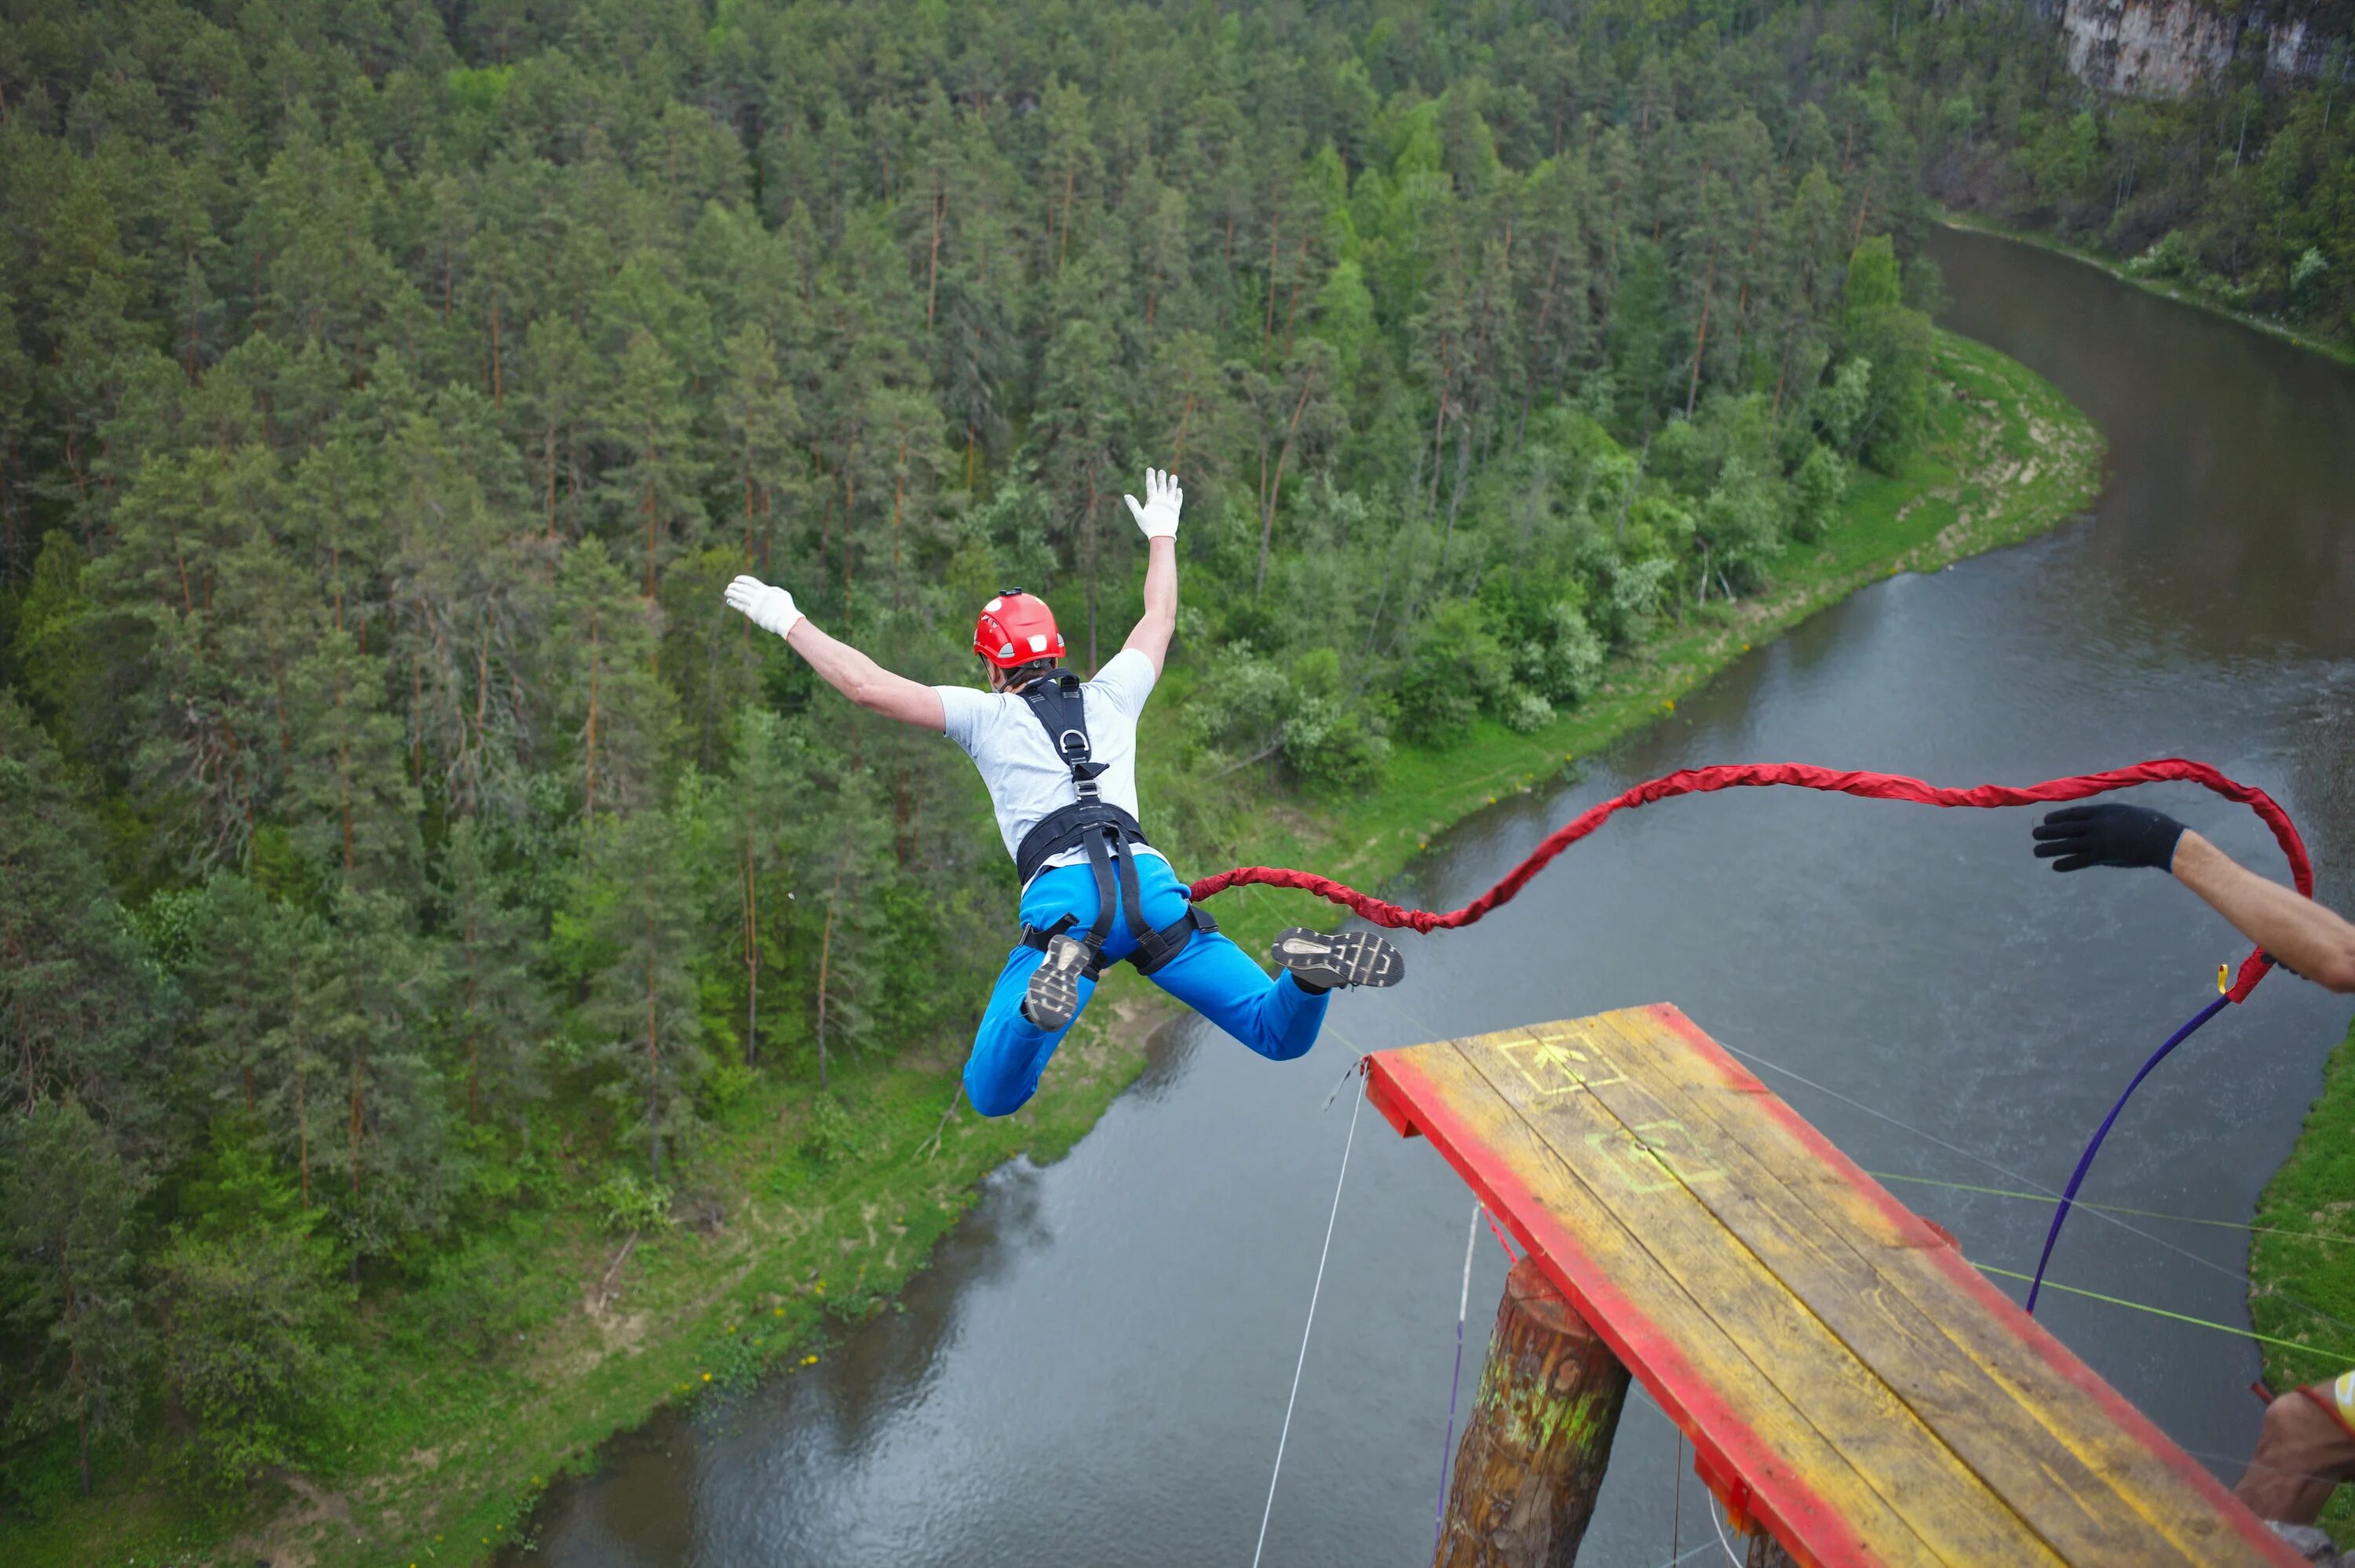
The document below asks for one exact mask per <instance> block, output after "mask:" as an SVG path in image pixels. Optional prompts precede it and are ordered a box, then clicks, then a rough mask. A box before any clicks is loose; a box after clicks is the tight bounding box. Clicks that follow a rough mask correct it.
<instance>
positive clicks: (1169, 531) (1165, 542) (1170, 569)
mask: <svg viewBox="0 0 2355 1568" xmlns="http://www.w3.org/2000/svg"><path fill="white" fill-rule="evenodd" d="M1121 499H1122V500H1124V501H1125V502H1127V503H1128V510H1129V512H1130V513H1131V514H1133V515H1134V516H1135V518H1136V525H1137V526H1138V527H1139V528H1142V529H1144V530H1145V614H1144V615H1143V616H1142V617H1141V618H1140V619H1139V620H1137V623H1136V628H1135V630H1133V631H1131V632H1130V633H1129V634H1128V641H1126V642H1124V643H1123V644H1122V645H1121V646H1122V648H1123V649H1124V650H1126V649H1135V651H1136V652H1139V653H1142V654H1144V655H1145V656H1146V658H1147V659H1150V660H1152V661H1153V673H1154V676H1155V678H1156V679H1158V678H1159V676H1160V674H1161V666H1162V664H1163V663H1164V662H1166V661H1167V659H1168V657H1169V638H1170V636H1171V634H1172V633H1174V632H1175V631H1176V630H1177V509H1178V508H1179V507H1180V506H1182V505H1184V504H1185V501H1186V493H1185V492H1184V491H1182V490H1180V489H1178V488H1177V475H1175V474H1172V473H1167V472H1163V471H1157V470H1155V469H1149V468H1148V469H1146V471H1145V504H1144V505H1142V506H1140V505H1138V504H1137V503H1136V497H1135V496H1134V495H1124V496H1123V497H1121Z"/></svg>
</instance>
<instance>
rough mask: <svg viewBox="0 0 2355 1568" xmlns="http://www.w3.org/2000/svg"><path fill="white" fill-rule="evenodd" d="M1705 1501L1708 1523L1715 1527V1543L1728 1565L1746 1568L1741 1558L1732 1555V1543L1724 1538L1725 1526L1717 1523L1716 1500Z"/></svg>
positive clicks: (1704, 1543) (1706, 1543)
mask: <svg viewBox="0 0 2355 1568" xmlns="http://www.w3.org/2000/svg"><path fill="white" fill-rule="evenodd" d="M1706 1500H1707V1501H1708V1503H1709V1522H1710V1523H1711V1524H1714V1525H1716V1526H1717V1543H1718V1544H1719V1545H1720V1546H1722V1547H1724V1548H1725V1560H1726V1561H1727V1562H1728V1563H1732V1564H1733V1568H1748V1565H1747V1564H1745V1563H1743V1562H1742V1559H1741V1558H1739V1557H1736V1556H1735V1555H1734V1554H1733V1542H1731V1541H1728V1540H1727V1539H1726V1538H1725V1526H1724V1525H1723V1524H1722V1523H1721V1522H1720V1521H1719V1520H1718V1517H1717V1499H1716V1498H1714V1497H1711V1498H1709V1499H1706ZM1701 1544H1702V1545H1703V1546H1706V1545H1708V1544H1709V1542H1706V1541H1704V1542H1701Z"/></svg>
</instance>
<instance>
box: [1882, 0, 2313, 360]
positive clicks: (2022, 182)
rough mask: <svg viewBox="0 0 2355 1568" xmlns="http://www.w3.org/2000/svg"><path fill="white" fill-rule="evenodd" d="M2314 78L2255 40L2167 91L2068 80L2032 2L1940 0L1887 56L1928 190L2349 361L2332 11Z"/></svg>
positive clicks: (2241, 39)
mask: <svg viewBox="0 0 2355 1568" xmlns="http://www.w3.org/2000/svg"><path fill="white" fill-rule="evenodd" d="M2307 25H2308V26H2311V27H2314V28H2316V29H2321V30H2331V29H2335V30H2336V32H2337V34H2338V36H2339V40H2340V41H2339V42H2338V43H2336V44H2333V45H2331V46H2330V47H2329V48H2328V51H2327V58H2325V60H2324V63H2323V66H2322V69H2320V70H2319V72H2318V74H2317V75H2315V76H2313V77H2304V76H2294V75H2290V74H2288V73H2286V72H2276V71H2273V70H2271V69H2268V60H2267V56H2268V50H2269V48H2270V41H2269V37H2268V35H2267V34H2266V33H2265V32H2264V30H2262V29H2258V28H2251V29H2248V30H2247V31H2246V32H2244V33H2236V35H2235V38H2236V44H2237V46H2238V48H2240V52H2239V53H2238V54H2237V55H2236V56H2235V58H2233V59H2232V61H2231V62H2230V63H2229V64H2228V65H2227V66H2226V67H2225V68H2224V69H2221V70H2219V71H2216V72H2214V73H2211V75H2209V76H2207V77H2206V78H2204V79H2202V80H2201V81H2200V83H2199V85H2198V86H2197V87H2196V88H2195V89H2194V90H2191V91H2190V92H2188V93H2186V94H2185V95H2183V96H2181V97H2179V98H2164V97H2152V98H2146V97H2140V96H2112V95H2108V94H2105V93H2101V92H2098V91H2096V90H2094V89H2092V88H2089V87H2087V86H2085V85H2084V84H2083V83H2082V82H2080V81H2079V80H2078V79H2076V78H2075V77H2074V76H2073V75H2072V74H2071V72H2070V70H2069V66H2068V58H2067V52H2066V41H2065V39H2064V38H2063V37H2062V33H2061V30H2060V28H2059V26H2057V24H2056V22H2055V21H2054V20H2053V19H2052V18H2051V16H2046V15H2042V14H2040V13H2039V12H2038V11H2037V10H2035V9H2034V8H2032V7H2018V8H2015V7H2008V6H2000V5H1957V6H1949V7H1946V8H1945V9H1944V11H1943V12H1942V13H1941V14H1940V15H1939V16H1937V17H1935V18H1934V19H1931V18H1924V19H1923V21H1922V22H1921V23H1920V24H1919V25H1917V26H1910V27H1907V28H1905V29H1903V30H1902V32H1901V34H1900V35H1899V36H1898V37H1896V38H1895V39H1894V40H1892V41H1891V43H1890V44H1889V45H1887V46H1886V48H1887V55H1886V58H1887V67H1888V80H1889V82H1890V90H1891V93H1892V94H1893V95H1894V96H1895V98H1896V99H1897V101H1899V102H1900V103H1901V105H1902V113H1903V114H1904V116H1905V120H1906V122H1907V124H1909V125H1910V126H1912V127H1913V131H1914V132H1915V134H1916V135H1917V136H1918V137H1919V138H1920V141H1921V150H1922V157H1923V172H1924V176H1925V179H1926V183H1927V187H1928V189H1929V190H1930V192H1931V193H1932V194H1933V195H1934V196H1936V197H1937V198H1938V199H1939V200H1942V201H1944V202H1945V203H1947V204H1949V205H1950V206H1952V207H1955V208H1956V209H1957V210H1959V211H1963V212H1967V213H1974V214H1978V215H1981V216H1983V217H1987V218H1990V219H1993V220H1995V221H1996V222H1998V223H2000V224H2004V225H2007V226H2010V227H2015V228H2028V229H2033V230H2036V231H2038V232H2041V233H2044V234H2049V235H2051V237H2053V238H2056V239H2058V240H2059V241H2061V242H2062V243H2063V244H2065V245H2068V246H2071V247H2073V248H2075V249H2081V250H2083V251H2085V252H2087V253H2089V254H2091V255H2093V256H2094V257H2096V258H2098V259H2101V260H2105V261H2108V262H2110V263H2112V264H2114V265H2115V266H2117V267H2118V268H2119V269H2120V270H2122V271H2123V272H2124V273H2125V275H2126V276H2127V277H2129V278H2131V279H2135V280H2137V281H2143V282H2147V283H2148V284H2150V285H2152V286H2154V287H2156V288H2158V289H2159V290H2161V291H2165V292H2169V293H2173V294H2177V295H2179V296H2181V297H2185V298H2188V299H2191V300H2194V301H2197V302H2203V303H2207V304H2211V305H2213V306H2216V307H2218V308H2220V309H2222V310H2225V311H2228V312H2231V313H2235V314H2241V315H2245V316H2249V317H2252V318H2254V319H2256V320H2258V321H2259V322H2261V323H2268V324H2273V325H2277V326H2279V327H2282V328H2285V329H2287V330H2288V331H2289V332H2291V333H2292V334H2294V335H2296V336H2298V337H2301V338H2304V339H2307V340H2308V341H2310V342H2311V343H2312V344H2315V345H2316V346H2318V347H2321V348H2323V349H2325V350H2326V351H2328V352H2330V353H2333V354H2335V355H2338V356H2339V357H2340V358H2346V357H2348V356H2350V355H2355V120H2350V114H2349V109H2350V102H2349V98H2350V89H2351V88H2355V82H2350V62H2355V41H2350V39H2349V38H2348V37H2347V34H2346V27H2347V18H2346V16H2345V15H2344V14H2343V12H2341V13H2339V14H2335V15H2332V16H2318V17H2315V18H2311V19H2309V22H2308V24H2307Z"/></svg>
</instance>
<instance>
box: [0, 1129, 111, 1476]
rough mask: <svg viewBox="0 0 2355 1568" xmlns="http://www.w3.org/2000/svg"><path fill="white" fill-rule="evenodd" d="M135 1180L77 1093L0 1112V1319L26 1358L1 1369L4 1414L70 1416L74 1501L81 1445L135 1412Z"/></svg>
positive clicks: (35, 1419)
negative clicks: (75, 1470)
mask: <svg viewBox="0 0 2355 1568" xmlns="http://www.w3.org/2000/svg"><path fill="white" fill-rule="evenodd" d="M137 1198H138V1192H137V1187H136V1184H135V1182H134V1181H133V1177H132V1174H131V1172H130V1171H129V1169H128V1168H127V1167H126V1166H125V1164H124V1161H123V1156H122V1153H121V1151H120V1150H119V1149H118V1147H117V1145H116V1142H115V1139H113V1138H112V1137H111V1136H110V1135H109V1133H108V1132H107V1130H106V1129H105V1128H102V1127H101V1126H100V1125H99V1123H98V1122H96V1121H95V1120H93V1119H92V1118H91V1115H90V1113H89V1112H88V1111H87V1110H85V1109H84V1108H83V1107H82V1106H81V1103H80V1101H79V1100H76V1099H73V1098H70V1097H69V1098H66V1099H62V1100H59V1099H48V1098H43V1099H39V1100H36V1101H35V1102H33V1104H31V1105H30V1106H28V1107H25V1109H24V1110H23V1111H21V1112H12V1113H9V1114H6V1115H5V1116H0V1247H5V1250H0V1323H5V1324H6V1326H7V1328H8V1329H9V1330H11V1331H12V1333H13V1334H14V1335H16V1336H20V1337H21V1338H20V1339H19V1340H18V1343H20V1344H22V1345H23V1346H25V1347H26V1349H27V1351H29V1352H30V1354H29V1357H28V1358H27V1361H14V1360H13V1358H12V1362H13V1364H11V1365H10V1367H9V1368H8V1370H7V1372H5V1373H0V1390H5V1391H6V1393H7V1396H8V1397H7V1403H8V1405H9V1408H10V1410H11V1412H12V1413H13V1419H14V1420H16V1421H21V1422H24V1423H26V1424H27V1425H45V1424H46V1423H47V1422H48V1421H51V1420H70V1421H71V1422H72V1423H73V1427H74V1460H75V1466H76V1468H77V1469H78V1470H79V1472H80V1479H81V1491H82V1495H83V1496H84V1497H88V1496H89V1495H90V1492H91V1446H92V1445H94V1444H99V1443H103V1442H105V1441H107V1440H108V1439H110V1438H113V1437H117V1436H126V1435H128V1433H129V1432H130V1431H131V1429H132V1424H133V1420H134V1419H135V1418H136V1417H137V1415H138V1414H139V1384H140V1378H141V1373H142V1371H143V1365H144V1361H145V1360H146V1353H147V1333H146V1330H145V1325H144V1323H143V1322H142V1321H141V1319H140V1316H139V1310H138V1308H139V1276H138V1265H137V1260H136V1257H135V1255H134V1251H133V1245H134V1239H135V1230H134V1226H133V1205H134V1204H135V1202H136V1201H137Z"/></svg>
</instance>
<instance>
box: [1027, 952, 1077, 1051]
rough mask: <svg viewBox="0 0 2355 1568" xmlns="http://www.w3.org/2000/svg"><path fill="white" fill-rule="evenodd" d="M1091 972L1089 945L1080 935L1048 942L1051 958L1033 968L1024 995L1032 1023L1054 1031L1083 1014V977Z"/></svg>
mask: <svg viewBox="0 0 2355 1568" xmlns="http://www.w3.org/2000/svg"><path fill="white" fill-rule="evenodd" d="M1087 972H1088V948H1087V944H1086V943H1084V942H1082V941H1081V940H1080V939H1079V938H1076V937H1055V938H1050V940H1049V941H1048V943H1047V957H1046V959H1045V960H1044V961H1043V962H1041V963H1040V964H1039V967H1038V968H1037V969H1033V970H1031V971H1030V984H1029V986H1028V988H1027V989H1026V990H1025V991H1024V992H1023V996H1022V1010H1023V1011H1024V1012H1028V1014H1029V1015H1030V1022H1032V1023H1034V1024H1037V1025H1038V1026H1039V1028H1041V1029H1043V1030H1045V1031H1046V1032H1047V1033H1050V1034H1052V1033H1055V1032H1056V1031H1057V1030H1059V1029H1063V1028H1067V1027H1069V1026H1070V1024H1071V1020H1072V1019H1074V1018H1077V1017H1078V1016H1079V1015H1080V980H1081V977H1082V976H1083V975H1085V974H1086V973H1087Z"/></svg>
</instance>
